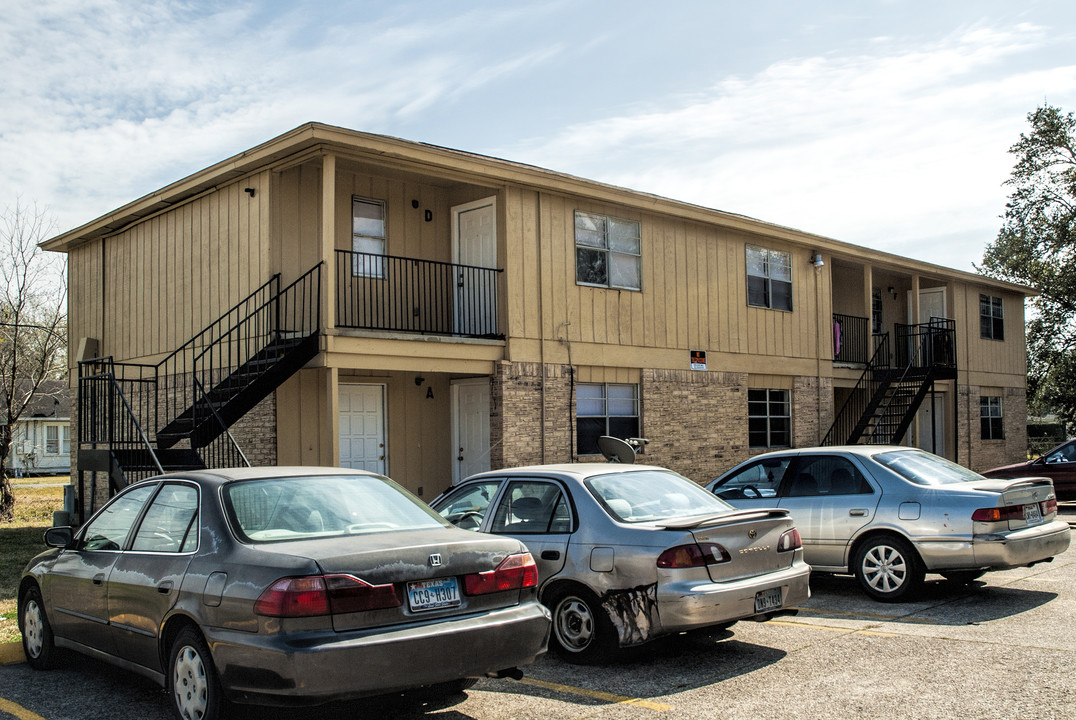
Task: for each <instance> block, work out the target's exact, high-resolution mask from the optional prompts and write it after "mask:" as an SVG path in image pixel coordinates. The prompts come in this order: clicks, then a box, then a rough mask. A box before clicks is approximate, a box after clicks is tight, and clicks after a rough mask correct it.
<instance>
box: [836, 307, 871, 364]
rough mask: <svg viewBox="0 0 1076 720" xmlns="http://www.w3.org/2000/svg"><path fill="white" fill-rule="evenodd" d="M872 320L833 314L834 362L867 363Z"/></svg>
mask: <svg viewBox="0 0 1076 720" xmlns="http://www.w3.org/2000/svg"><path fill="white" fill-rule="evenodd" d="M870 337H871V335H870V319H869V318H865V317H858V316H856V315H845V314H843V313H833V361H834V362H845V363H857V364H861V363H866V362H867V361H868V360H869V358H870V356H869V354H868V352H869V350H868V343H869V340H870Z"/></svg>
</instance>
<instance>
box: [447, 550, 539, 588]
mask: <svg viewBox="0 0 1076 720" xmlns="http://www.w3.org/2000/svg"><path fill="white" fill-rule="evenodd" d="M537 585H538V566H537V565H535V564H534V558H533V557H531V554H530V553H529V552H525V553H519V554H518V555H509V556H508V557H506V558H505V559H504V560H502V561H501V564H500V565H498V566H497V567H496V568H494V569H493V570H486V571H485V572H478V573H472V574H470V575H464V576H463V593H464V594H465V595H486V594H487V593H494V592H504V591H505V590H519V589H521V588H529V587H535V586H537Z"/></svg>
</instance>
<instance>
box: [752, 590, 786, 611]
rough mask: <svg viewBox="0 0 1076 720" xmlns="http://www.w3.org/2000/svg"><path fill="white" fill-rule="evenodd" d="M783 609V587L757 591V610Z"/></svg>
mask: <svg viewBox="0 0 1076 720" xmlns="http://www.w3.org/2000/svg"><path fill="white" fill-rule="evenodd" d="M780 609H781V588H773V589H772V590H761V591H759V592H757V593H755V612H757V613H762V612H769V611H770V610H780Z"/></svg>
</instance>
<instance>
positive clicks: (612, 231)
mask: <svg viewBox="0 0 1076 720" xmlns="http://www.w3.org/2000/svg"><path fill="white" fill-rule="evenodd" d="M575 281H576V283H578V284H580V285H597V286H599V287H608V288H617V289H621V290H639V289H641V288H642V246H641V241H640V239H639V223H638V222H637V221H634V220H621V219H619V218H614V217H608V216H606V215H595V214H593V213H585V212H576V213H575Z"/></svg>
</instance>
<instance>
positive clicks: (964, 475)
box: [873, 450, 983, 485]
mask: <svg viewBox="0 0 1076 720" xmlns="http://www.w3.org/2000/svg"><path fill="white" fill-rule="evenodd" d="M873 457H874V459H875V460H876V461H877V462H879V463H880V464H882V465H884V466H885V467H887V468H889V469H890V470H892V471H893V472H895V473H897V474H898V475H900V476H901V477H903V478H904V479H906V480H909V481H910V482H913V483H915V484H917V485H952V484H954V483H962V482H972V481H974V480H982V479H983V476H982V475H979V474H978V473H975V472H972V471H971V470H968V469H967V468H966V467H962V466H960V465H957V464H956V463H954V462H950V461H948V460H946V459H945V458H941V457H938V456H937V455H932V454H930V453H928V452H923V451H922V450H897V451H895V452H885V453H879V454H878V455H874V456H873Z"/></svg>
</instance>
